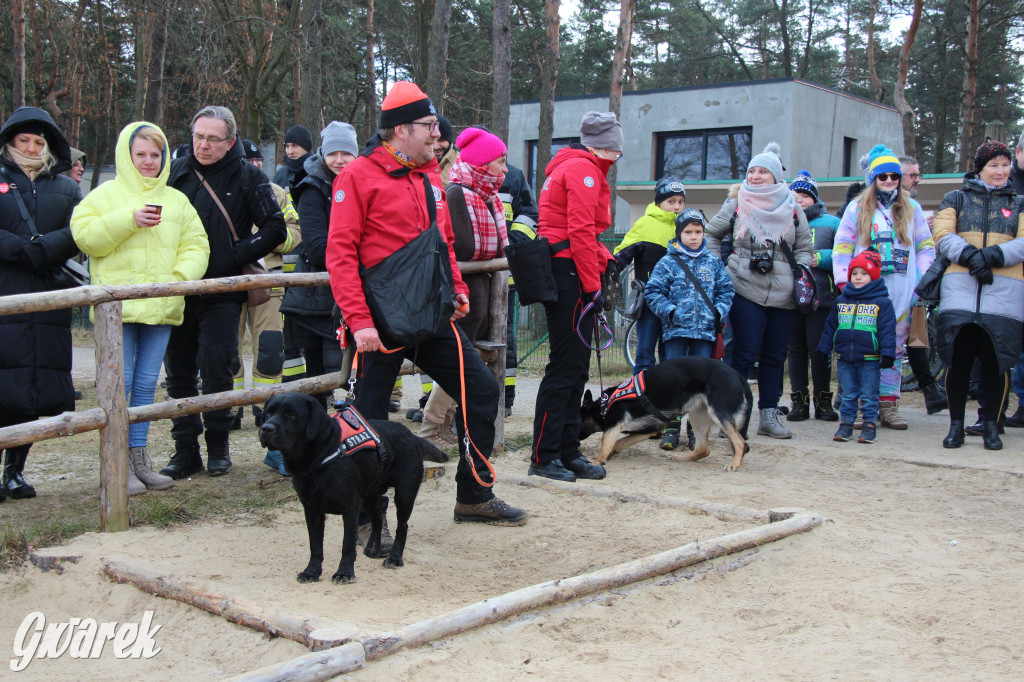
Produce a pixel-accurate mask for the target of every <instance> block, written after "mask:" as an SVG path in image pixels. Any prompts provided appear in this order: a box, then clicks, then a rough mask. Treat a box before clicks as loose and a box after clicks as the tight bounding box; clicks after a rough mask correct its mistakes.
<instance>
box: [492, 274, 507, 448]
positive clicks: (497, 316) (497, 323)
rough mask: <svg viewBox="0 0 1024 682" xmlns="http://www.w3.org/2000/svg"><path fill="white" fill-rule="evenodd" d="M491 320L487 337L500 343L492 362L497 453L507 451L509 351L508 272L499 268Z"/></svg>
mask: <svg viewBox="0 0 1024 682" xmlns="http://www.w3.org/2000/svg"><path fill="white" fill-rule="evenodd" d="M490 307H491V321H490V328H489V329H488V330H487V338H488V339H489V340H491V341H493V342H494V343H496V344H497V343H500V344H501V346H502V350H501V352H500V357H499V358H498V359H496V360H495V361H494V362H493V363H491V372H492V373H493V374H494V378H495V379H497V380H498V417H497V418H496V419H495V420H494V450H495V454H499V455H500V454H503V453H504V452H505V354H506V353H507V351H508V346H507V343H508V313H509V311H508V274H506V272H505V271H504V270H499V271H498V272H495V273H493V274H492V275H491V301H490Z"/></svg>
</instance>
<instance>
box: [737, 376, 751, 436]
mask: <svg viewBox="0 0 1024 682" xmlns="http://www.w3.org/2000/svg"><path fill="white" fill-rule="evenodd" d="M737 376H739V375H737ZM740 383H741V384H742V385H743V400H744V402H745V403H746V406H745V407H744V409H743V424H742V425H741V428H740V430H739V431H740V435H741V436H743V440H746V439H747V428H748V427H749V426H750V413H751V412H752V411H753V409H754V394H753V392H752V391H751V390H750V384H748V383H747V381H746V379H740Z"/></svg>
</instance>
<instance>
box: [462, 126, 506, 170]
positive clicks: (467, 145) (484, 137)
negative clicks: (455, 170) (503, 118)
mask: <svg viewBox="0 0 1024 682" xmlns="http://www.w3.org/2000/svg"><path fill="white" fill-rule="evenodd" d="M455 146H456V147H458V148H459V158H460V159H461V160H462V161H465V162H466V163H468V164H470V165H472V166H486V165H487V164H489V163H490V162H491V161H494V160H495V159H497V158H499V157H501V156H502V155H504V154H507V153H508V148H507V147H505V143H504V142H502V141H501V138H500V137H498V136H497V135H495V134H493V133H489V132H487V131H486V130H483V129H481V128H466V129H465V130H463V131H462V132H461V133H459V137H458V139H457V140H455Z"/></svg>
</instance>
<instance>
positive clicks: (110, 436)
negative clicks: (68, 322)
mask: <svg viewBox="0 0 1024 682" xmlns="http://www.w3.org/2000/svg"><path fill="white" fill-rule="evenodd" d="M94 310H95V316H96V324H95V334H96V401H97V402H98V403H99V406H100V407H101V408H102V409H103V411H104V412H106V414H107V423H106V425H105V426H104V427H103V428H101V429H100V530H102V531H122V530H128V525H129V522H128V401H127V399H126V398H125V395H124V337H123V335H122V329H121V301H110V302H107V303H100V304H98V305H96V306H95V308H94Z"/></svg>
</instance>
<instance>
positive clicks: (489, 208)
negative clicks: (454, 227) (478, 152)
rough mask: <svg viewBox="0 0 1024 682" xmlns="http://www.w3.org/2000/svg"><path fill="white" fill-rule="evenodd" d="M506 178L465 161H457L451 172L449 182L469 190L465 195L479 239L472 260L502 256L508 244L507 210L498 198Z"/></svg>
mask: <svg viewBox="0 0 1024 682" xmlns="http://www.w3.org/2000/svg"><path fill="white" fill-rule="evenodd" d="M504 179H505V177H504V176H502V175H495V174H494V173H491V172H490V171H488V170H487V169H486V168H481V167H480V166H474V165H472V164H469V163H466V162H465V161H456V162H455V163H454V164H453V165H452V168H451V170H450V171H448V183H449V184H451V185H462V186H463V187H464V188H465V189H466V190H467V191H465V192H463V194H464V195H465V197H466V207H467V208H468V209H469V218H470V221H471V222H472V223H473V237H474V241H475V242H476V246H475V247H474V249H473V260H490V259H491V258H497V257H498V256H500V255H501V249H502V248H503V247H505V246H508V233H507V232H506V231H505V210H504V208H503V207H502V205H501V199H499V198H498V190H499V189H501V183H502V182H503V181H504Z"/></svg>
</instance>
